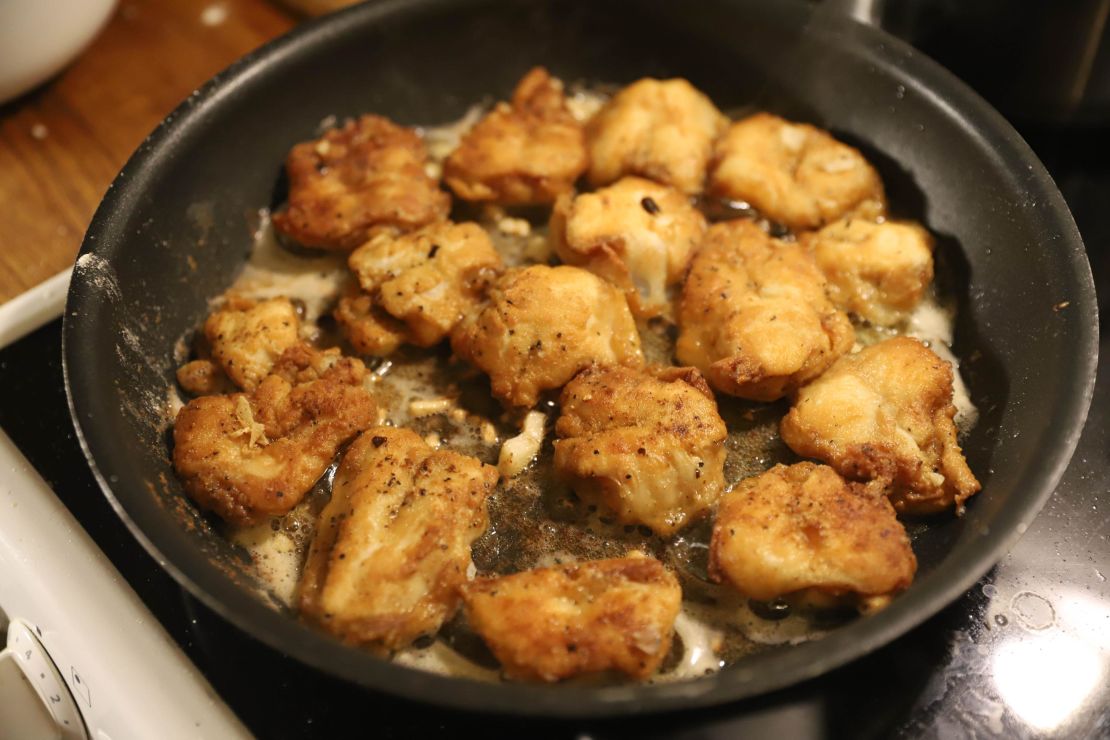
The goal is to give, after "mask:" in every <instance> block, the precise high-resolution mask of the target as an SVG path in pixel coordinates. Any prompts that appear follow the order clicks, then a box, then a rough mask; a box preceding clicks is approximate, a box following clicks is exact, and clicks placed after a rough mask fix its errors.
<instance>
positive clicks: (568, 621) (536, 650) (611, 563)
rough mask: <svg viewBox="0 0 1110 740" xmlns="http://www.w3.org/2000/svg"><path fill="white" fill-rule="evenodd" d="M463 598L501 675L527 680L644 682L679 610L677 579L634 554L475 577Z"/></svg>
mask: <svg viewBox="0 0 1110 740" xmlns="http://www.w3.org/2000/svg"><path fill="white" fill-rule="evenodd" d="M462 593H463V600H464V602H465V604H466V613H467V618H468V620H469V622H470V625H471V626H472V627H473V628H474V629H475V630H476V631H477V632H478V634H479V635H481V636H482V639H483V640H485V642H486V644H487V645H489V648H490V650H491V651H492V652H493V654H494V655H495V656H497V659H498V660H499V661H501V665H502V667H503V668H504V671H505V673H506V674H507V675H508V676H509V677H511V678H515V679H518V680H525V681H551V682H553V681H559V680H561V679H565V678H570V677H572V676H578V675H582V674H588V673H600V672H602V671H619V672H621V673H624V674H626V675H628V676H630V677H632V678H636V679H644V678H647V677H648V676H650V675H651V674H652V673H654V672H655V670H656V669H657V668H658V667H659V664H660V663H662V662H663V658H664V657H665V656H666V654H667V651H668V650H670V647H671V638H672V637H673V634H674V621H675V618H676V617H677V616H678V611H679V608H680V607H681V605H682V589H681V588H680V587H679V585H678V580H677V579H676V578H675V577H674V575H673V574H671V573H670V572H669V571H668V570H667V569H666V568H665V567H663V564H662V563H660V562H659V561H658V560H656V559H655V558H649V557H647V556H645V555H643V554H641V553H638V552H633V553H629V555H628V556H626V557H623V558H613V559H610V560H593V561H588V562H581V563H573V564H569V565H562V566H558V567H555V568H538V569H536V570H529V571H525V572H523V573H517V574H515V575H511V576H502V577H500V578H479V579H476V580H474V581H471V582H470V583H468V584H466V585H464V586H463V588H462Z"/></svg>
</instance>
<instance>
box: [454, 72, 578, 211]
mask: <svg viewBox="0 0 1110 740" xmlns="http://www.w3.org/2000/svg"><path fill="white" fill-rule="evenodd" d="M587 164H588V160H587V157H586V143H585V134H584V132H583V130H582V125H581V124H580V123H579V122H578V121H577V120H575V118H574V116H573V115H571V113H570V110H569V109H568V108H567V101H566V97H565V96H564V95H563V83H562V82H561V81H559V80H557V79H555V78H554V77H552V76H551V75H550V74H548V72H547V70H546V69H544V68H543V67H536V68H535V69H533V70H531V71H530V72H529V73H528V74H526V75H525V76H524V78H523V79H521V81H520V82H519V83H518V84H517V87H516V91H515V92H513V100H512V104H511V105H510V104H508V103H500V104H498V105H497V107H495V108H494V109H493V110H492V111H491V112H490V113H489V114H488V115H487V116H486V117H485V118H483V119H482V120H481V121H479V122H478V124H477V125H476V126H475V127H474V128H473V129H471V130H470V131H469V132H468V133H467V134H466V136H464V137H463V140H462V142H460V143H459V146H458V148H457V149H455V151H453V152H452V153H451V155H450V156H449V157H448V158H447V161H446V162H445V163H444V180H445V181H446V182H447V184H448V185H449V186H450V187H451V189H452V190H454V191H455V194H456V195H457V196H459V197H460V198H462V199H464V200H470V201H497V202H499V203H509V204H519V203H551V202H552V201H554V200H555V199H556V198H557V197H559V195H561V194H562V193H567V192H570V191H571V190H572V189H573V187H574V181H575V180H577V179H578V177H579V175H581V174H582V173H583V172H585V171H586V167H587Z"/></svg>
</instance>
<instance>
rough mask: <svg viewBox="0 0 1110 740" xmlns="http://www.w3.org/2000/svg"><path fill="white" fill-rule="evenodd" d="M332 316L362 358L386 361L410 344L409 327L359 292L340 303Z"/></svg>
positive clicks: (356, 290) (341, 299) (355, 291)
mask: <svg viewBox="0 0 1110 740" xmlns="http://www.w3.org/2000/svg"><path fill="white" fill-rule="evenodd" d="M332 316H334V317H335V321H336V323H338V324H339V328H340V329H341V330H342V331H343V335H344V336H345V337H347V341H348V342H350V343H351V346H352V347H354V348H355V351H357V352H358V353H359V354H363V355H370V356H372V357H385V356H387V355H391V354H393V353H394V352H396V351H397V348H398V347H400V346H401V345H402V344H404V343H405V342H406V341H407V340H408V331H407V330H406V327H405V324H404V323H403V322H401V321H400V320H398V319H395V318H393V317H392V316H390V315H389V314H387V313H386V312H385V311H383V310H382V308H381V307H380V306H375V305H374V299H373V298H372V297H371V296H370V295H368V294H366V293H363V292H362V291H361V290H359V289H357V288H355V289H354V290H352V291H350V292H349V293H347V294H346V295H344V296H343V297H342V298H340V299H339V303H338V304H337V305H336V307H335V311H333V312H332Z"/></svg>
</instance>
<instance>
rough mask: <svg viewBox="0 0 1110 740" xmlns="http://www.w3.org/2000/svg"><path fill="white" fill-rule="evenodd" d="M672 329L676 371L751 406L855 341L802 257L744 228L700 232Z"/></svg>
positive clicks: (820, 367)
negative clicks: (682, 367) (698, 376)
mask: <svg viewBox="0 0 1110 740" xmlns="http://www.w3.org/2000/svg"><path fill="white" fill-rule="evenodd" d="M678 325H679V328H680V330H681V334H680V335H679V338H678V344H677V345H676V348H675V353H676V355H677V357H678V360H679V361H680V362H682V363H685V364H687V365H693V366H694V367H696V368H698V369H699V370H701V371H702V373H704V374H705V376H706V378H707V379H708V380H709V384H710V385H712V386H713V387H714V388H716V389H717V390H718V391H721V392H722V393H728V394H731V395H734V396H740V397H741V398H750V399H753V400H756V401H773V400H775V399H777V398H781V397H782V396H784V395H786V394H788V393H791V392H792V391H793V390H795V389H796V388H798V387H799V386H801V385H803V384H805V383H807V382H808V381H810V380H812V379H813V378H815V377H817V376H818V375H820V374H821V373H822V372H824V371H825V370H826V369H827V368H828V367H829V366H830V365H832V363H833V362H835V361H836V358H837V357H839V356H840V355H842V354H844V353H845V352H847V351H848V350H849V349H851V347H852V343H853V341H854V332H853V331H852V325H851V322H850V321H849V320H848V317H847V316H846V315H845V314H844V313H843V312H841V311H839V310H837V309H836V308H835V307H834V306H833V305H832V304H831V303H830V302H829V300H828V298H827V297H826V296H825V279H824V277H823V276H822V275H821V272H820V271H819V270H818V269H817V266H816V265H815V264H814V263H813V260H812V258H811V257H810V256H809V255H808V254H806V252H805V250H803V249H802V248H801V247H800V246H798V245H797V244H789V243H786V242H782V241H779V240H777V239H772V238H771V237H770V236H768V235H767V234H766V233H764V232H763V230H762V229H760V228H759V227H758V226H756V225H755V224H754V223H753V222H751V221H748V220H737V221H727V222H724V223H719V224H714V225H713V226H711V227H710V228H709V231H708V232H707V233H706V236H705V240H704V242H703V243H702V246H701V248H700V249H699V250H698V252H697V253H696V254H695V255H694V259H693V260H692V262H691V264H690V273H689V275H688V276H687V278H686V283H685V285H684V286H683V290H682V299H681V301H680V303H679V310H678Z"/></svg>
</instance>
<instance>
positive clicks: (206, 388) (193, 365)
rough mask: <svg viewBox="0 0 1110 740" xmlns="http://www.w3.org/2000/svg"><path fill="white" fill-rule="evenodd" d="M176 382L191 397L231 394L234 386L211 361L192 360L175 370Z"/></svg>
mask: <svg viewBox="0 0 1110 740" xmlns="http://www.w3.org/2000/svg"><path fill="white" fill-rule="evenodd" d="M177 382H178V384H179V385H180V386H181V387H182V388H183V389H184V390H185V392H186V393H188V394H190V395H192V396H213V395H216V394H219V393H231V392H232V391H233V390H235V386H234V385H233V384H232V382H231V380H230V379H229V378H228V377H227V376H226V375H225V374H224V371H223V369H222V368H221V367H220V366H219V365H218V364H216V363H215V362H213V361H212V360H193V361H192V362H186V363H185V364H184V365H182V366H181V367H179V368H177Z"/></svg>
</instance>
